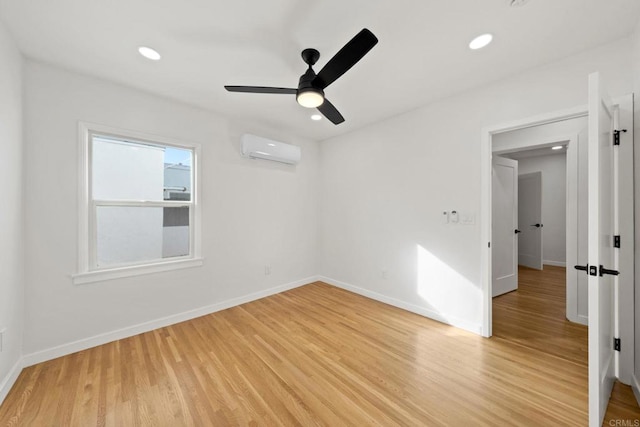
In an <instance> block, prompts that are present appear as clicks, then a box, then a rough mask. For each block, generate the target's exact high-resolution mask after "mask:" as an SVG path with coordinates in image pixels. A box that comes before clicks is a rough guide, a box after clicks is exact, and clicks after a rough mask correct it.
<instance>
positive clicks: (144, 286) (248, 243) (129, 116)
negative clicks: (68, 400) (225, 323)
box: [24, 61, 318, 362]
mask: <svg viewBox="0 0 640 427" xmlns="http://www.w3.org/2000/svg"><path fill="white" fill-rule="evenodd" d="M79 120H80V121H86V122H91V123H98V124H102V125H107V126H112V127H117V128H124V129H130V130H134V131H139V132H145V133H150V134H154V135H159V136H164V137H169V138H174V139H182V140H185V141H191V142H195V143H199V144H201V145H202V155H201V173H202V181H201V184H202V187H201V188H202V194H201V196H202V197H201V202H202V229H201V230H200V233H201V236H202V253H203V256H204V258H205V261H204V266H202V267H197V268H189V269H183V270H177V271H172V272H166V273H157V274H150V275H144V276H137V277H133V278H126V279H116V280H110V281H105V282H100V283H93V284H89V285H77V286H74V285H73V284H72V283H71V277H70V275H71V274H73V273H74V272H76V271H77V265H76V264H77V261H76V260H77V247H76V246H77V243H76V236H77V222H78V206H77V196H78V195H77V191H78V165H77V163H78V162H77V159H78V142H77V141H78V136H77V126H78V125H77V123H78V121H79ZM244 132H251V133H255V134H258V135H264V136H266V137H269V138H273V139H279V140H283V141H285V142H288V143H292V144H296V145H300V146H301V147H302V153H303V155H302V156H303V157H302V161H301V162H300V164H298V165H297V166H295V167H292V166H287V165H281V164H275V163H270V162H265V161H252V160H248V159H244V158H241V157H240V152H239V146H240V135H241V134H242V133H244ZM25 141H26V158H27V159H28V161H27V162H26V188H25V194H26V195H27V196H26V197H25V200H26V232H25V242H26V249H27V253H28V257H27V259H26V284H27V285H26V286H27V288H26V322H25V323H26V324H25V338H24V340H25V341H24V348H25V354H27V355H29V354H31V353H34V352H39V351H43V350H47V349H50V348H52V347H54V346H60V345H65V344H68V343H71V342H73V341H76V340H85V341H82V342H81V344H82V343H85V344H86V343H89V344H96V343H99V341H100V339H96V340H93V341H91V340H89V341H86V340H87V339H89V338H91V337H94V336H96V335H98V334H108V333H110V332H113V331H116V330H118V329H120V328H129V327H131V326H133V325H138V324H141V323H143V322H148V321H153V320H155V319H159V318H163V317H165V316H172V315H174V314H177V313H183V312H186V311H189V310H194V309H198V308H201V307H208V306H210V305H212V304H218V303H223V302H225V301H229V300H231V299H233V298H242V297H246V296H247V295H252V294H253V295H257V294H260V293H265V292H268V290H269V289H272V288H274V287H277V286H280V285H286V284H299V283H300V282H304V281H306V280H307V279H308V278H309V277H310V276H313V275H315V274H316V273H317V264H316V259H317V211H318V205H317V193H318V154H317V151H318V148H317V143H315V142H310V141H306V140H303V139H299V138H292V137H289V136H287V135H281V134H279V133H278V132H277V131H274V130H272V129H262V128H257V127H256V126H255V125H253V126H250V125H245V124H242V123H235V122H229V121H228V120H226V119H223V118H222V117H221V116H217V115H215V114H212V113H210V112H207V111H204V110H199V109H196V108H192V107H189V106H186V105H182V104H178V103H175V102H172V101H169V100H165V99H163V98H159V97H156V96H152V95H149V94H146V93H143V92H139V91H136V90H133V89H129V88H126V87H123V86H120V85H116V84H112V83H109V82H106V81H102V80H98V79H94V78H89V77H85V76H82V75H78V74H74V73H71V72H67V71H63V70H61V69H57V68H54V67H51V66H47V65H43V64H40V63H36V62H32V61H27V62H26V65H25ZM44 211H46V215H43V212H44ZM265 265H269V266H270V267H271V275H268V276H266V275H265V274H264V271H265V269H264V267H265ZM256 293H257V294H256ZM235 301H237V300H235ZM127 331H128V332H131V333H135V332H136V331H134V330H132V329H128V330H127ZM125 332H126V331H125ZM116 335H118V334H116ZM109 336H111V337H113V336H114V335H109ZM83 345H84V344H82V345H79V347H82V346H83ZM65 349H66V350H68V349H69V347H65ZM54 353H55V352H53V353H52V352H48V353H47V352H45V354H44V356H43V355H40V356H38V355H35V356H32V357H30V358H28V359H29V361H30V362H33V361H37V360H41V359H43V358H46V357H45V356H47V355H49V356H50V355H51V354H54ZM62 353H64V351H62Z"/></svg>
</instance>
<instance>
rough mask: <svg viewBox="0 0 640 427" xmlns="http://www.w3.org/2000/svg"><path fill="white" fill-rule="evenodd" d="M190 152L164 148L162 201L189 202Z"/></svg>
mask: <svg viewBox="0 0 640 427" xmlns="http://www.w3.org/2000/svg"><path fill="white" fill-rule="evenodd" d="M191 159H192V153H191V150H184V149H180V148H173V147H166V148H165V151H164V200H191Z"/></svg>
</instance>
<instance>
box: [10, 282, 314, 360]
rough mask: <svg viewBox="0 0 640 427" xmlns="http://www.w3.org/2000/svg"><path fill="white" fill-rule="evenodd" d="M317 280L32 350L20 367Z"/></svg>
mask: <svg viewBox="0 0 640 427" xmlns="http://www.w3.org/2000/svg"><path fill="white" fill-rule="evenodd" d="M318 280H320V279H319V277H318V276H312V277H307V278H305V279H300V280H296V281H295V282H290V283H286V284H284V285H280V286H276V287H273V288H269V289H265V290H262V291H259V292H254V293H252V294H249V295H245V296H241V297H238V298H232V299H230V300H226V301H222V302H219V303H216V304H212V305H208V306H205V307H200V308H196V309H194V310H189V311H185V312H182V313H178V314H173V315H171V316H166V317H162V318H160V319H156V320H152V321H149V322H144V323H140V324H137V325H134V326H129V327H126V328H122V329H118V330H115V331H111V332H107V333H104V334H99V335H95V336H93V337H89V338H84V339H81V340H78V341H73V342H70V343H67V344H62V345H59V346H56V347H52V348H48V349H45V350H41V351H37V352H35V353H31V354H26V355H24V357H23V358H22V366H24V367H27V366H32V365H35V364H37V363H41V362H46V361H47V360H52V359H56V358H58V357H61V356H66V355H68V354H71V353H76V352H78V351H82V350H86V349H88V348H91V347H96V346H99V345H102V344H106V343H109V342H112V341H116V340H119V339H123V338H128V337H131V336H134V335H138V334H142V333H144V332H149V331H152V330H154V329H158V328H164V327H166V326H169V325H173V324H176V323H180V322H184V321H186V320H191V319H194V318H196V317H201V316H206V315H207V314H211V313H215V312H216V311H221V310H225V309H227V308H231V307H235V306H237V305H240V304H245V303H248V302H251V301H255V300H258V299H261V298H264V297H268V296H270V295H275V294H278V293H280V292H284V291H288V290H290V289H294V288H297V287H299V286H303V285H306V284H309V283H312V282H316V281H318Z"/></svg>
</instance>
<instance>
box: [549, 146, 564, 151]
mask: <svg viewBox="0 0 640 427" xmlns="http://www.w3.org/2000/svg"><path fill="white" fill-rule="evenodd" d="M563 148H564V147H563V146H562V145H556V146H555V147H551V149H552V150H562V149H563Z"/></svg>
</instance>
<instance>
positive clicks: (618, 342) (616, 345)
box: [613, 338, 620, 351]
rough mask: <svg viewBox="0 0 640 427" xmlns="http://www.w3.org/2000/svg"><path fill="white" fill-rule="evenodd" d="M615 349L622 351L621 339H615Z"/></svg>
mask: <svg viewBox="0 0 640 427" xmlns="http://www.w3.org/2000/svg"><path fill="white" fill-rule="evenodd" d="M613 349H614V350H615V351H620V338H614V339H613Z"/></svg>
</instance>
